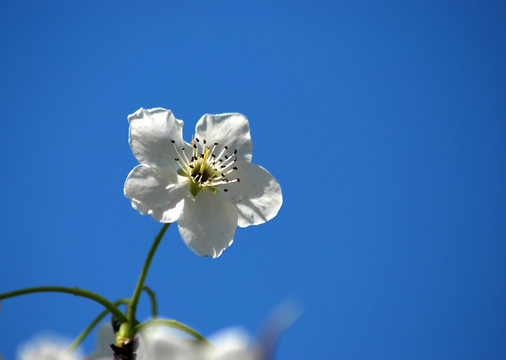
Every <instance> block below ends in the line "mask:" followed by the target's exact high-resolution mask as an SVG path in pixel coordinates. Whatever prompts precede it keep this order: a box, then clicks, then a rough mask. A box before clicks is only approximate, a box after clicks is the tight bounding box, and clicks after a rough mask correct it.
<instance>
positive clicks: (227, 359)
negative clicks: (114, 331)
mask: <svg viewBox="0 0 506 360" xmlns="http://www.w3.org/2000/svg"><path fill="white" fill-rule="evenodd" d="M148 338H149V339H148ZM141 339H148V343H149V344H148V346H147V349H146V350H144V348H146V346H143V347H142V350H143V351H139V352H138V359H139V360H147V359H149V360H261V359H263V357H262V355H261V354H260V353H259V352H257V350H256V349H255V348H254V347H252V346H251V341H250V338H249V336H248V335H247V334H246V333H245V332H244V331H242V330H240V329H236V328H231V329H226V330H223V331H221V332H219V333H218V334H216V335H213V336H211V337H210V338H209V341H210V343H211V344H212V345H210V344H204V343H199V342H196V341H194V340H191V339H184V338H181V337H178V336H176V334H175V333H174V332H171V331H167V330H166V329H162V328H155V329H152V331H150V332H149V333H148V334H145V336H144V337H143V338H141ZM144 345H145V344H144Z"/></svg>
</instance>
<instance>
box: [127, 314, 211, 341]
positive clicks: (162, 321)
mask: <svg viewBox="0 0 506 360" xmlns="http://www.w3.org/2000/svg"><path fill="white" fill-rule="evenodd" d="M151 326H167V327H170V328H173V329H178V330H181V331H183V332H185V333H187V334H188V335H191V336H193V337H194V338H195V339H197V340H199V341H202V342H204V343H207V344H209V342H208V341H207V339H206V338H205V337H204V336H202V335H201V334H200V333H198V332H197V331H195V330H193V329H192V328H191V327H189V326H188V325H185V324H182V323H180V322H179V321H176V320H166V319H154V320H149V321H145V322H143V323H140V324H138V325H137V326H136V327H135V328H134V330H135V332H136V333H137V332H141V331H143V330H144V329H145V328H148V327H151Z"/></svg>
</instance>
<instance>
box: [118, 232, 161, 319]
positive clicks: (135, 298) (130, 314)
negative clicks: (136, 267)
mask: <svg viewBox="0 0 506 360" xmlns="http://www.w3.org/2000/svg"><path fill="white" fill-rule="evenodd" d="M169 225H170V224H163V226H162V228H161V229H160V232H159V233H158V235H157V236H156V237H155V240H154V241H153V245H151V249H150V250H149V253H148V256H147V257H146V261H145V262H144V266H143V267H142V270H141V274H140V275H139V280H138V281H137V286H136V287H135V290H134V293H133V295H132V297H131V298H130V302H129V304H128V307H127V311H126V317H127V319H128V323H129V327H130V329H133V327H134V323H135V312H136V310H137V303H138V302H139V297H140V296H141V292H142V289H143V287H144V281H145V280H146V275H147V274H148V270H149V265H151V260H152V259H153V255H155V252H156V249H157V247H158V245H159V244H160V241H161V240H162V238H163V234H165V231H166V230H167V228H168V227H169ZM118 320H119V319H118ZM120 321H121V320H120Z"/></svg>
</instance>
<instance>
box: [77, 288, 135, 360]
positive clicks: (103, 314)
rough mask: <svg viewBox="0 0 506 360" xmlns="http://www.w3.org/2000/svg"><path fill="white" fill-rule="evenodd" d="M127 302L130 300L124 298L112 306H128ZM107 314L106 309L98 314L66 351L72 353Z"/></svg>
mask: <svg viewBox="0 0 506 360" xmlns="http://www.w3.org/2000/svg"><path fill="white" fill-rule="evenodd" d="M129 301H130V300H129V299H126V298H123V299H119V300H118V301H115V302H114V305H115V306H117V305H120V304H128V302H129ZM107 314H109V310H108V309H105V310H104V311H102V312H101V313H100V314H98V316H97V317H96V318H95V319H94V320H93V321H92V322H91V323H90V324H89V325H88V327H87V328H86V329H84V330H83V332H82V333H81V334H79V336H78V337H77V338H76V339H75V340H74V341H73V342H72V344H70V346H69V348H68V351H69V352H72V351H74V350H75V349H76V348H77V347H78V346H79V344H80V343H81V342H82V341H83V340H84V338H85V337H86V336H88V334H89V333H90V332H91V330H93V328H94V327H95V326H97V325H98V323H99V322H100V320H102V319H103V318H104V317H105V316H106V315H107Z"/></svg>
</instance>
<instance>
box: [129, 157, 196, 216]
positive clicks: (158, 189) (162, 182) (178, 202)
mask: <svg viewBox="0 0 506 360" xmlns="http://www.w3.org/2000/svg"><path fill="white" fill-rule="evenodd" d="M124 193H125V196H126V197H127V198H129V199H130V200H131V201H132V206H133V208H134V209H136V210H137V211H139V212H140V213H141V214H143V215H146V214H152V215H153V218H155V220H156V221H159V222H174V221H177V220H178V219H179V217H180V215H181V212H182V211H183V205H184V201H183V199H184V197H185V196H187V195H188V194H189V188H188V179H187V178H185V177H182V176H179V175H177V173H176V171H175V170H174V169H173V168H170V167H169V168H164V169H159V168H153V167H151V166H149V165H146V164H140V165H137V166H136V167H135V168H133V170H132V171H131V172H130V174H128V177H127V179H126V181H125V187H124Z"/></svg>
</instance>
